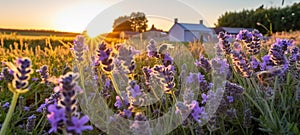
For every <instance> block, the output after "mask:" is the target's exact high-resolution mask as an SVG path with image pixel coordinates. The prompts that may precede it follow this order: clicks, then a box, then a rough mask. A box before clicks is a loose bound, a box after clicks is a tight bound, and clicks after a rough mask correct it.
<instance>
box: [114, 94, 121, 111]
mask: <svg viewBox="0 0 300 135" xmlns="http://www.w3.org/2000/svg"><path fill="white" fill-rule="evenodd" d="M114 106H115V107H117V108H118V109H120V108H121V107H122V106H123V104H122V100H121V98H120V97H119V96H116V102H115V104H114Z"/></svg>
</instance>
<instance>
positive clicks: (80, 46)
mask: <svg viewBox="0 0 300 135" xmlns="http://www.w3.org/2000/svg"><path fill="white" fill-rule="evenodd" d="M73 44H74V48H71V50H73V51H74V53H75V55H76V59H77V60H78V61H83V52H84V51H85V50H88V47H87V46H86V45H84V37H83V35H78V36H77V37H76V39H75V40H74V43H73Z"/></svg>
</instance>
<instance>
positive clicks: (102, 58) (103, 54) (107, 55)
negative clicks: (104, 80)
mask: <svg viewBox="0 0 300 135" xmlns="http://www.w3.org/2000/svg"><path fill="white" fill-rule="evenodd" d="M111 55H112V49H111V48H107V46H106V43H104V42H102V43H101V44H99V46H98V50H97V56H98V61H99V63H101V68H102V69H103V70H104V71H105V72H111V71H112V70H113V68H114V64H113V58H112V57H111Z"/></svg>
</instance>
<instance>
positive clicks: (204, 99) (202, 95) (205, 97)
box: [201, 93, 209, 104]
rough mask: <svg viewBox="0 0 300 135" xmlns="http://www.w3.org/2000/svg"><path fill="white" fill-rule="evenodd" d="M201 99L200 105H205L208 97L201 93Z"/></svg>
mask: <svg viewBox="0 0 300 135" xmlns="http://www.w3.org/2000/svg"><path fill="white" fill-rule="evenodd" d="M201 97H202V102H201V103H202V104H205V103H206V100H207V99H208V98H209V96H208V95H206V94H205V93H202V94H201Z"/></svg>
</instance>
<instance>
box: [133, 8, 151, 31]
mask: <svg viewBox="0 0 300 135" xmlns="http://www.w3.org/2000/svg"><path fill="white" fill-rule="evenodd" d="M130 22H131V29H132V30H133V31H136V32H144V31H146V29H147V27H148V25H147V23H148V20H147V18H146V15H145V14H144V13H142V12H132V13H131V15H130Z"/></svg>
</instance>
